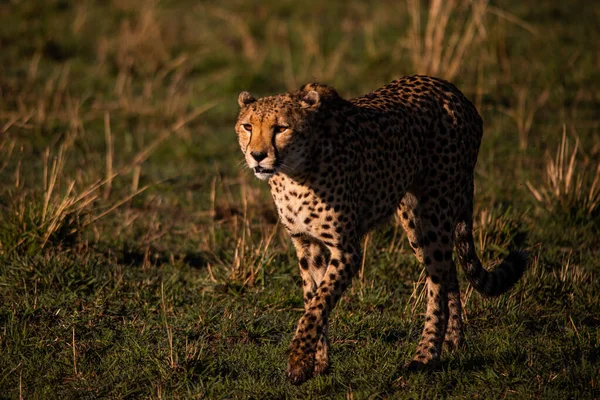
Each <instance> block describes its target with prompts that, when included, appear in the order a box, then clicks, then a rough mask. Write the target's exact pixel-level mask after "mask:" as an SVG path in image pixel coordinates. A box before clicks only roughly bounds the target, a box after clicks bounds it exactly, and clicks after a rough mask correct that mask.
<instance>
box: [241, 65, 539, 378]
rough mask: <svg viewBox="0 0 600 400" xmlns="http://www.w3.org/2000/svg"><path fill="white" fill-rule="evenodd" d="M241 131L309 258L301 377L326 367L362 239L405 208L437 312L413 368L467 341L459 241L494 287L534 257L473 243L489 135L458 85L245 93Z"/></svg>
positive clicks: (503, 285)
mask: <svg viewBox="0 0 600 400" xmlns="http://www.w3.org/2000/svg"><path fill="white" fill-rule="evenodd" d="M238 103H239V105H240V112H239V116H238V120H237V123H236V133H237V137H238V140H239V144H240V147H241V150H242V152H243V153H244V156H245V159H246V163H247V164H248V167H249V168H250V169H252V170H253V171H254V173H255V175H256V176H257V177H258V178H260V179H263V180H266V181H268V184H269V186H270V189H271V194H272V196H273V200H274V201H275V205H276V207H277V210H278V213H279V218H280V220H281V222H282V224H283V225H284V226H285V228H286V230H287V231H288V232H289V233H290V235H291V238H292V242H293V244H294V247H295V248H296V252H297V255H298V260H299V266H300V274H301V276H302V283H303V288H304V314H303V316H302V318H300V321H299V323H298V327H297V329H296V333H295V335H294V339H293V340H292V343H291V345H290V349H289V356H288V367H287V374H288V377H289V379H290V381H291V382H292V383H295V384H299V383H302V382H304V381H305V380H307V379H309V378H310V377H311V376H313V375H317V374H319V373H322V372H324V371H325V370H327V367H328V365H329V356H328V351H329V341H328V339H327V321H328V318H329V315H330V313H331V311H332V309H333V308H334V306H335V304H336V303H337V302H338V301H339V299H340V297H341V296H342V294H343V292H344V290H345V289H346V288H347V287H348V286H349V285H350V283H351V280H352V277H353V276H354V275H355V274H356V272H357V270H358V269H359V266H360V264H361V260H362V254H361V245H360V243H361V240H362V238H363V237H364V235H366V234H367V233H368V232H369V231H371V230H372V229H373V228H375V227H376V226H377V225H378V224H380V223H381V222H384V221H386V220H389V219H390V218H391V217H392V216H393V215H394V214H396V213H398V214H399V216H400V221H401V223H402V226H403V228H404V230H405V231H406V234H407V237H408V241H409V244H410V246H411V248H412V250H413V252H414V253H415V256H416V257H417V259H418V260H419V261H420V262H421V263H422V264H423V265H424V267H425V269H426V272H427V289H428V290H427V311H426V316H425V325H424V327H423V331H422V335H421V340H420V342H419V345H418V347H417V351H416V354H415V356H414V358H413V360H412V361H411V362H410V363H409V364H408V368H409V369H411V370H420V369H428V368H431V367H433V366H436V365H439V363H440V356H441V353H442V348H443V346H444V345H445V346H446V347H447V348H448V349H449V350H452V349H455V348H458V347H459V346H460V344H461V343H462V340H463V326H462V325H463V324H462V319H461V307H462V306H461V300H460V290H459V286H458V280H457V271H456V265H455V262H454V260H453V250H454V249H456V252H457V256H458V257H457V258H458V260H459V262H460V264H461V266H462V269H463V270H464V272H465V274H466V276H467V279H468V280H469V282H470V283H471V284H472V285H473V286H474V287H475V288H476V289H477V290H478V291H479V292H480V293H482V294H483V295H484V296H496V295H500V294H502V293H504V292H505V291H507V290H508V289H509V288H510V287H511V286H512V285H514V283H515V282H517V280H518V279H519V278H520V276H521V275H522V274H523V271H524V270H525V268H526V265H527V257H526V254H525V253H523V252H520V251H511V252H510V253H509V255H508V256H507V257H506V259H505V260H504V261H503V262H502V263H501V264H500V265H498V266H497V267H496V268H495V269H494V270H493V271H487V270H486V269H484V268H483V267H482V265H481V262H480V261H479V258H478V257H477V254H476V252H475V246H474V244H473V234H472V232H473V218H472V215H473V191H474V182H473V170H474V168H475V164H476V162H477V154H478V151H479V146H480V143H481V137H482V133H483V123H482V120H481V118H480V116H479V114H478V112H477V110H476V109H475V107H474V106H473V104H472V103H471V102H470V101H469V100H468V99H467V98H466V97H465V96H464V95H463V94H462V93H461V92H460V91H459V90H458V89H457V88H456V87H455V86H454V85H452V84H451V83H449V82H446V81H444V80H441V79H437V78H432V77H427V76H411V77H405V78H402V79H399V80H396V81H393V82H391V83H390V84H388V85H386V86H384V87H382V88H380V89H378V90H376V91H374V92H372V93H369V94H366V95H364V96H361V97H357V98H354V99H350V100H345V99H343V98H342V97H341V96H340V95H339V94H338V93H337V92H336V91H335V90H334V89H333V88H331V87H328V86H325V85H320V84H317V83H310V84H307V85H304V86H303V87H301V88H300V89H299V90H298V91H296V92H293V93H285V94H280V95H276V96H270V97H264V98H261V99H256V98H254V97H253V96H252V95H251V94H250V93H248V92H242V93H241V94H240V96H239V98H238Z"/></svg>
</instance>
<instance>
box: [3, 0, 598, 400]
mask: <svg viewBox="0 0 600 400" xmlns="http://www.w3.org/2000/svg"><path fill="white" fill-rule="evenodd" d="M221 3H222V4H219V5H213V3H212V2H197V1H188V0H185V1H175V0H164V1H162V2H145V1H135V0H128V1H112V2H94V1H85V2H69V1H62V0H60V1H59V0H52V1H44V2H25V1H21V2H18V1H13V2H5V3H3V4H2V5H0V17H1V18H2V21H3V23H2V24H0V49H1V51H0V397H1V398H19V397H20V396H22V397H23V398H41V399H42V398H43V399H46V398H96V397H103V398H104V397H107V398H124V397H130V398H131V397H133V398H137V397H142V398H186V399H187V398H286V397H290V398H321V397H325V398H329V397H332V398H437V397H456V398H469V399H471V398H482V399H488V398H507V397H509V398H517V399H524V398H543V399H546V398H556V399H565V398H586V399H588V398H599V397H600V372H599V371H600V350H599V349H600V318H599V317H598V315H600V297H599V296H598V278H599V274H600V261H599V260H600V241H599V238H600V222H599V221H600V207H599V205H598V204H599V201H598V200H600V195H599V194H598V193H599V191H600V189H599V185H600V183H599V182H598V180H599V179H600V178H599V174H600V170H599V169H598V165H599V163H600V139H599V138H600V118H598V111H597V110H599V109H600V95H599V92H598V90H597V87H598V85H599V84H600V68H598V66H599V65H600V58H599V54H598V52H597V51H596V48H597V47H598V43H600V31H598V28H597V21H598V20H599V18H600V7H598V6H597V5H595V4H593V3H591V2H584V1H575V2H568V3H566V2H560V1H546V2H540V4H537V5H536V6H535V7H533V6H530V5H527V4H525V3H522V2H517V1H512V0H509V1H505V2H499V3H498V4H495V3H494V4H488V5H487V6H485V4H484V3H481V2H475V3H464V4H463V3H460V4H463V5H460V6H458V7H457V8H455V9H452V10H451V9H447V10H446V11H445V12H450V13H451V15H450V16H451V18H450V19H449V22H448V25H447V26H445V27H444V29H445V30H444V31H443V32H442V33H443V34H442V35H440V39H436V40H438V41H434V42H433V48H432V49H429V50H428V47H427V46H425V42H426V41H425V40H424V38H425V37H426V36H427V32H428V30H429V29H431V28H432V27H435V26H437V27H442V26H443V24H442V23H440V22H439V21H437V22H434V23H432V24H430V25H428V23H427V14H428V12H429V11H428V8H429V3H424V2H423V3H420V2H417V1H407V2H406V3H404V2H395V1H382V2H378V3H377V4H376V5H372V6H368V5H366V3H364V2H359V1H355V0H351V1H347V2H341V1H340V2H336V1H334V2H329V3H323V2H318V1H312V0H311V1H307V2H302V3H298V2H292V1H263V2H260V3H256V4H251V3H250V2H242V1H226V2H221ZM444 4H450V2H448V3H446V2H444ZM469 4H471V5H469ZM472 4H475V5H474V6H473V5H472ZM418 5H420V19H419V21H420V25H419V27H416V26H415V24H414V21H415V18H416V17H415V15H416V14H415V13H416V12H417V11H419V10H418V7H417V6H418ZM411 12H412V14H411ZM479 12H480V13H479ZM473 13H475V15H476V16H477V18H476V22H475V23H474V22H471V21H472V16H473ZM478 13H479V14H478ZM470 26H472V27H474V28H473V31H472V32H471V34H470V33H469V27H470ZM453 37H456V38H457V40H459V42H458V43H460V40H464V45H465V49H464V52H463V53H461V54H457V53H452V52H450V53H447V52H448V51H450V50H449V49H452V48H453V47H452V40H453V39H452V38H453ZM420 46H422V47H420ZM436 49H438V50H436ZM436 57H439V58H441V59H442V60H446V61H447V62H445V63H441V64H439V65H438V64H435V63H434V62H431V60H432V59H436ZM452 65H457V66H458V69H457V70H456V71H455V72H452V71H451V68H450V66H452ZM413 73H432V74H435V75H439V76H442V77H446V78H450V79H451V80H452V81H453V82H454V83H456V85H457V86H458V87H459V88H461V89H462V90H463V91H464V92H465V94H466V95H467V96H468V97H469V98H471V99H472V100H473V101H474V103H475V104H476V105H477V107H478V109H479V110H480V112H481V114H482V116H483V117H484V120H485V133H484V139H483V143H482V147H481V151H480V157H479V162H478V165H477V168H476V182H477V184H476V185H477V187H476V207H475V208H476V212H475V221H476V233H475V238H476V242H477V245H478V247H479V254H480V255H481V257H482V259H483V261H484V262H485V263H486V265H490V264H491V263H493V261H495V260H497V259H499V258H500V257H501V256H502V255H505V254H506V253H505V250H506V248H507V247H508V246H509V245H510V244H511V243H515V242H516V243H522V245H523V246H525V247H527V248H528V250H529V252H530V254H531V258H532V261H531V266H530V268H529V270H528V271H527V272H526V274H525V276H524V278H523V280H522V281H520V282H519V283H518V284H517V286H516V287H515V288H514V289H513V290H512V291H511V292H510V293H508V294H506V295H504V296H501V297H500V298H497V299H489V300H486V299H483V298H482V297H481V296H479V295H478V294H477V293H472V291H471V289H470V288H468V285H467V283H466V282H465V281H464V279H463V278H462V276H461V279H462V281H461V286H462V289H463V304H464V309H465V320H466V343H467V345H466V347H465V348H462V349H460V351H459V352H457V353H454V354H444V355H443V366H442V369H441V370H440V371H436V372H429V373H427V372H426V373H416V374H408V373H407V372H406V371H404V370H403V369H402V366H403V365H404V364H405V363H406V362H407V361H408V360H410V358H411V356H412V353H413V351H414V350H415V348H416V344H417V341H418V337H419V334H420V330H421V327H422V323H423V319H424V316H423V313H424V303H423V301H422V296H421V295H422V292H421V291H422V287H423V277H422V276H421V275H420V274H421V271H422V268H421V267H420V266H419V265H418V264H417V263H416V261H415V260H414V257H412V255H411V252H410V249H409V247H408V244H407V243H406V239H405V238H404V236H403V233H402V230H401V229H399V227H398V225H397V224H395V223H394V222H392V223H391V224H389V225H386V226H383V227H382V228H381V229H380V230H378V231H377V232H375V233H374V234H372V235H371V236H370V238H369V241H368V244H367V249H366V250H367V251H366V268H365V273H364V276H362V277H360V278H357V279H356V280H355V281H354V285H353V286H352V287H351V288H350V289H349V290H348V291H347V293H346V295H345V296H344V298H343V299H342V301H341V302H340V304H339V305H338V307H337V308H336V310H335V312H334V314H333V317H332V318H331V329H330V332H331V333H330V336H331V339H332V349H331V358H332V359H331V361H332V368H331V371H330V372H329V373H328V374H327V375H325V376H321V377H317V378H315V379H312V380H310V381H309V382H307V383H306V384H304V385H302V386H300V387H295V386H292V385H290V384H289V383H288V382H287V381H286V379H285V376H284V372H283V371H284V369H285V363H286V350H287V345H288V343H289V341H290V340H291V338H292V334H293V332H294V329H295V323H296V322H297V319H298V318H299V317H300V315H301V311H300V310H301V309H302V294H301V285H300V284H301V282H300V278H299V273H298V271H297V266H296V259H295V255H294V252H293V249H292V246H291V243H290V241H289V239H288V238H287V236H286V234H285V232H283V229H282V228H281V227H280V226H279V225H278V224H277V216H276V214H275V210H274V207H273V206H272V204H271V200H270V195H269V194H268V191H267V188H266V186H265V185H264V183H261V182H259V181H258V180H256V179H254V178H253V177H252V176H251V174H250V173H249V171H247V169H246V168H245V166H244V164H243V162H242V155H241V153H240V152H239V149H238V145H237V143H236V139H235V135H234V131H233V123H234V122H235V117H236V113H237V104H236V99H237V94H238V93H239V92H240V91H242V90H250V91H252V92H253V93H254V94H255V95H257V96H260V95H267V94H273V93H277V92H282V91H285V90H292V89H295V88H297V87H299V86H300V85H301V84H303V83H306V82H308V81H313V80H318V81H322V82H324V83H329V84H332V85H334V86H335V87H336V88H337V89H338V90H339V91H340V92H341V93H342V94H343V95H344V96H348V97H350V96H355V95H359V94H362V93H365V92H367V91H370V90H373V89H376V88H378V87H380V86H382V85H383V84H385V83H387V82H388V81H389V80H391V79H394V78H397V77H400V76H402V75H408V74H413ZM563 132H565V139H564V141H563ZM576 141H578V145H577V150H576V151H575V152H574V149H575V143H576ZM565 143H568V146H569V148H568V149H567V148H566V147H565V146H567V144H565ZM561 146H562V148H563V149H564V151H563V154H564V157H563V158H562V160H563V161H562V162H561V161H560V157H557V150H558V149H560V148H561ZM573 154H574V156H573V162H571V157H572V155H573ZM549 165H550V166H552V165H554V167H555V168H554V169H550V170H549V169H548V166H549ZM549 171H550V172H549ZM568 177H571V180H570V181H569V178H568ZM553 179H554V180H553ZM568 181H569V182H570V183H569V182H568ZM536 193H537V196H536Z"/></svg>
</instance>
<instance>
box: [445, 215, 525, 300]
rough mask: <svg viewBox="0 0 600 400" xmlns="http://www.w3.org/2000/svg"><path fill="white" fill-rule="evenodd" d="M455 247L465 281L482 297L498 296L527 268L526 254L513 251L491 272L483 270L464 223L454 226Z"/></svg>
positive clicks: (467, 227)
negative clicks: (465, 277)
mask: <svg viewBox="0 0 600 400" xmlns="http://www.w3.org/2000/svg"><path fill="white" fill-rule="evenodd" d="M455 245H456V251H457V253H458V259H459V261H460V264H461V265H462V268H463V270H464V271H465V274H466V275H467V279H468V280H469V282H471V285H473V286H474V287H475V289H477V291H478V292H479V293H481V294H483V295H484V296H499V295H501V294H502V293H504V292H506V291H507V290H508V289H510V288H511V287H512V286H513V285H514V284H515V283H516V282H517V281H518V280H519V278H520V277H521V275H523V272H524V271H525V268H526V267H527V253H526V252H524V251H518V250H513V251H511V252H510V253H509V254H508V256H507V257H506V258H505V259H504V261H502V263H501V264H500V265H498V266H497V267H496V268H495V269H494V270H493V271H487V270H485V269H484V268H483V267H482V265H481V261H480V260H479V258H478V257H477V254H476V253H475V245H474V243H473V233H472V230H471V229H470V227H469V226H468V225H467V224H466V223H465V222H460V223H459V224H458V225H457V226H456V231H455Z"/></svg>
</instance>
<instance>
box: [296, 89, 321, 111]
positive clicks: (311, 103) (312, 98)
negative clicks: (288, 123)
mask: <svg viewBox="0 0 600 400" xmlns="http://www.w3.org/2000/svg"><path fill="white" fill-rule="evenodd" d="M320 103H321V96H319V93H317V92H315V91H314V90H311V91H310V92H308V93H307V94H306V95H305V96H304V97H303V98H302V99H301V100H300V105H302V108H317V107H319V104H320Z"/></svg>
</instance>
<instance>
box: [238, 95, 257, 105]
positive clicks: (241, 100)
mask: <svg viewBox="0 0 600 400" xmlns="http://www.w3.org/2000/svg"><path fill="white" fill-rule="evenodd" d="M255 101H256V99H255V98H254V96H252V95H251V94H250V93H249V92H242V93H240V95H239V96H238V104H239V105H240V107H241V108H244V107H246V106H247V105H248V104H252V103H254V102H255Z"/></svg>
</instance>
